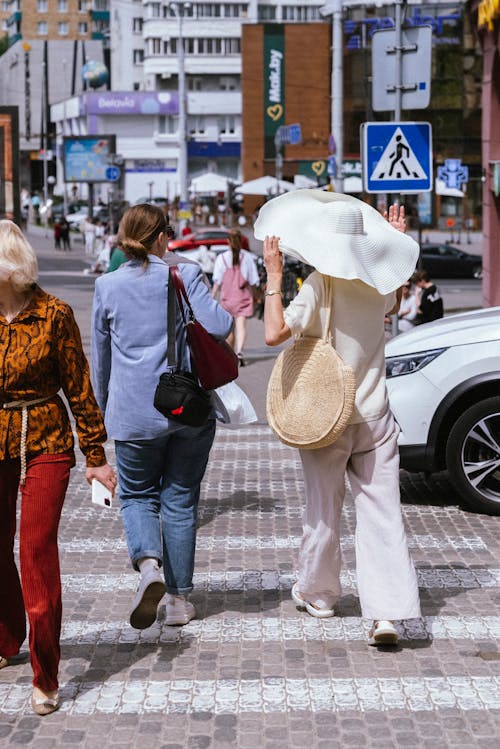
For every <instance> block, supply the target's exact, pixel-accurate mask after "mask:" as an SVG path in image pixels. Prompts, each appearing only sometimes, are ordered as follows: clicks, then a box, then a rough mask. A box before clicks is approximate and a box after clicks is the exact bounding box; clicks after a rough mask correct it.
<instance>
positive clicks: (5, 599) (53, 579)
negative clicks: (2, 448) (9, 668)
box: [0, 453, 74, 692]
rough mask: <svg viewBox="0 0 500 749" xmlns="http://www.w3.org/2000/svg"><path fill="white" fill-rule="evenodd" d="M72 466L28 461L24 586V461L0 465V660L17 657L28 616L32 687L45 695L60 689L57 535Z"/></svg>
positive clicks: (58, 458)
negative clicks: (18, 515) (16, 555)
mask: <svg viewBox="0 0 500 749" xmlns="http://www.w3.org/2000/svg"><path fill="white" fill-rule="evenodd" d="M73 464H74V458H73V455H72V454H70V453H61V454H59V455H37V456H36V457H34V458H31V459H29V458H28V461H27V472H26V483H25V485H24V486H22V487H21V500H22V501H21V522H20V533H19V537H20V538H19V548H20V552H19V557H20V561H21V580H22V587H21V582H20V580H19V573H18V571H17V567H16V563H15V559H14V538H15V535H16V503H17V493H18V488H19V475H20V461H19V460H3V461H1V462H0V512H1V515H0V517H1V521H0V655H2V656H4V657H6V658H8V657H10V656H13V655H16V654H17V653H19V649H20V647H21V645H22V643H23V641H24V639H25V637H26V613H27V614H28V620H29V625H30V634H29V647H30V657H31V665H32V668H33V684H34V685H35V686H37V687H39V688H40V689H42V690H43V691H44V692H47V691H52V690H54V689H57V687H58V681H57V673H58V669H59V660H60V647H59V637H60V633H61V612H62V603H61V576H60V571H59V554H58V549H57V530H58V527H59V520H60V517H61V511H62V506H63V502H64V498H65V496H66V490H67V488H68V482H69V473H70V468H71V466H72V465H73ZM25 610H26V613H25Z"/></svg>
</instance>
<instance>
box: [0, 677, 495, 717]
mask: <svg viewBox="0 0 500 749" xmlns="http://www.w3.org/2000/svg"><path fill="white" fill-rule="evenodd" d="M27 692H29V690H28V689H27V686H26V685H16V684H12V685H8V684H2V685H0V712H2V713H6V714H16V713H20V712H21V713H22V712H25V711H28V710H29V704H28V698H27ZM60 693H61V696H62V700H63V701H62V704H61V711H62V712H67V713H70V714H72V715H77V714H79V715H91V714H93V713H110V714H111V713H112V714H127V713H128V714H144V713H146V714H147V713H159V714H169V713H183V714H190V713H195V712H213V713H215V714H220V713H232V714H243V713H283V712H286V713H291V712H296V711H310V712H313V713H317V712H329V713H332V712H334V713H339V712H344V711H347V710H349V711H353V710H355V711H362V712H369V711H370V712H372V711H383V712H386V711H389V710H391V711H392V710H396V709H403V710H407V711H411V712H414V711H420V710H433V711H446V710H447V709H459V710H463V711H468V710H495V709H498V708H500V678H495V677H489V676H448V677H419V676H406V677H402V678H357V679H324V678H309V679H290V678H289V679H287V678H284V677H266V678H263V679H216V680H215V679H182V680H180V679H178V680H172V681H154V680H150V679H149V680H144V681H141V680H138V679H131V680H129V681H119V680H109V681H106V682H104V683H101V682H89V683H86V684H83V685H76V684H71V685H70V684H66V685H65V686H63V687H62V688H61V689H60Z"/></svg>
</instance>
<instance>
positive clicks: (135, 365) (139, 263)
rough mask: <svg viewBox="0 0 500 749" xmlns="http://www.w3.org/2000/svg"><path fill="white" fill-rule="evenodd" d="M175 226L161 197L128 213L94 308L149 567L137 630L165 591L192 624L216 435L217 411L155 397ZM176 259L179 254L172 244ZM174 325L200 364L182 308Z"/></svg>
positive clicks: (110, 406) (196, 301) (197, 275)
mask: <svg viewBox="0 0 500 749" xmlns="http://www.w3.org/2000/svg"><path fill="white" fill-rule="evenodd" d="M170 234H171V230H170V226H169V225H168V221H167V218H166V217H165V215H164V213H163V211H162V210H161V209H160V208H159V207H157V206H154V205H151V204H149V203H144V204H141V205H137V206H134V207H132V208H130V209H129V210H128V211H127V212H126V213H125V214H124V216H123V218H122V220H121V222H120V227H119V231H118V244H119V247H120V249H121V250H122V251H123V252H124V253H125V255H126V256H127V258H128V262H127V263H125V264H124V265H123V267H122V268H120V270H119V271H118V272H116V273H108V274H106V275H105V276H101V277H100V278H98V279H97V280H96V284H95V296H94V306H93V315H92V375H93V382H94V387H95V390H96V396H97V400H98V403H99V405H100V406H101V408H102V410H103V412H104V413H105V423H106V429H107V431H108V434H109V436H110V437H111V438H112V439H114V440H115V449H116V462H117V469H118V478H119V484H120V510H121V516H122V521H123V526H124V529H125V535H126V538H127V545H128V551H129V555H130V560H131V563H132V566H133V568H134V569H135V570H137V571H139V572H140V580H139V586H138V590H137V594H136V596H135V599H134V602H133V605H132V610H131V613H130V624H131V625H132V627H134V628H136V629H145V628H146V627H149V626H150V625H151V624H153V622H154V621H155V619H156V616H157V608H158V604H159V602H160V600H161V598H162V597H163V595H164V593H165V591H166V592H167V593H168V595H167V602H166V622H167V624H169V625H182V624H187V622H189V621H190V620H191V619H192V618H193V617H194V616H195V615H196V611H195V608H194V606H193V604H192V603H191V602H190V601H189V600H188V596H189V594H190V592H191V590H192V588H193V571H194V553H195V543H196V520H197V507H198V500H199V496H200V483H201V480H202V478H203V475H204V473H205V468H206V466H207V461H208V456H209V453H210V449H211V447H212V443H213V440H214V435H215V421H214V420H213V419H210V420H209V421H208V423H207V424H206V425H204V426H200V427H191V426H183V425H181V424H179V423H174V422H172V421H169V420H168V419H166V418H165V417H164V416H162V415H161V414H160V413H159V411H157V410H156V409H155V407H154V405H153V401H154V394H155V390H156V386H157V384H158V380H159V378H160V375H161V374H163V373H164V372H165V371H166V370H167V345H168V340H167V339H168V333H167V329H168V321H167V303H168V294H169V291H168V289H169V284H168V279H169V265H168V262H166V261H164V260H163V259H162V258H163V256H164V254H165V252H166V249H167V242H168V240H169V237H170ZM167 258H168V260H169V261H170V263H171V262H172V259H173V258H172V253H169V254H168V255H167ZM178 263H179V269H180V273H181V275H182V279H183V281H184V285H185V287H186V291H187V294H188V297H189V300H190V302H191V305H192V307H193V310H194V313H195V315H196V319H197V320H199V321H200V322H201V323H202V325H203V326H204V327H205V328H206V329H207V330H208V331H209V332H210V333H212V335H215V336H217V337H219V338H225V337H226V336H227V335H228V334H229V331H230V330H231V325H232V320H231V316H230V315H229V314H228V313H227V312H225V311H224V310H223V309H222V307H220V306H219V305H218V304H217V303H216V302H215V301H214V300H213V299H212V298H211V296H210V292H209V289H208V286H207V284H206V281H205V279H204V277H203V274H202V272H201V269H200V267H199V266H198V264H197V263H193V262H190V261H185V260H183V259H182V258H181V257H179V258H178ZM175 324H176V352H177V363H178V365H179V368H180V369H181V370H188V371H191V359H190V352H189V350H188V347H187V341H186V333H185V330H184V326H183V325H182V323H181V319H180V314H176V323H175ZM214 418H215V417H214ZM162 567H163V575H162V574H161V571H160V570H161V568H162Z"/></svg>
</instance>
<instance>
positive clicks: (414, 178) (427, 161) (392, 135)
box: [361, 122, 432, 192]
mask: <svg viewBox="0 0 500 749" xmlns="http://www.w3.org/2000/svg"><path fill="white" fill-rule="evenodd" d="M361 128H362V129H361V147H362V161H363V186H364V189H365V190H366V191H367V192H427V191H429V190H432V128H431V126H430V124H429V123H428V122H365V123H364V124H363V125H362V126H361Z"/></svg>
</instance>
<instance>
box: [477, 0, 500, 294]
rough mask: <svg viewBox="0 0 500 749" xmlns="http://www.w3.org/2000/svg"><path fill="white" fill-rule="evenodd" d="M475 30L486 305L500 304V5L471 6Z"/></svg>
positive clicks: (495, 0) (482, 3)
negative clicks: (480, 59) (480, 56)
mask: <svg viewBox="0 0 500 749" xmlns="http://www.w3.org/2000/svg"><path fill="white" fill-rule="evenodd" d="M471 18H472V24H473V27H474V28H475V30H476V34H477V37H478V39H479V41H480V43H481V47H482V50H483V70H482V109H483V119H482V162H483V168H484V181H483V194H482V201H483V302H484V305H485V306H497V305H500V3H499V2H498V0H492V2H490V1H489V0H488V2H485V0H473V2H472V3H471Z"/></svg>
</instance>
